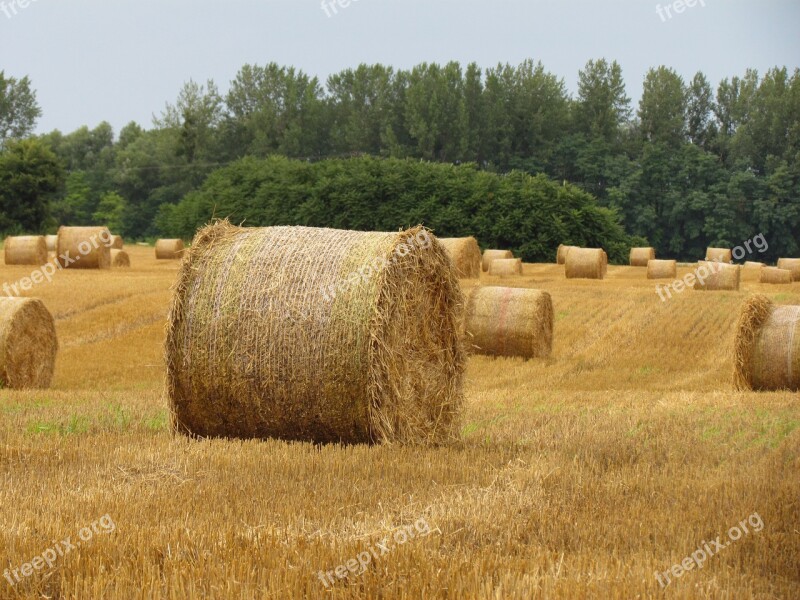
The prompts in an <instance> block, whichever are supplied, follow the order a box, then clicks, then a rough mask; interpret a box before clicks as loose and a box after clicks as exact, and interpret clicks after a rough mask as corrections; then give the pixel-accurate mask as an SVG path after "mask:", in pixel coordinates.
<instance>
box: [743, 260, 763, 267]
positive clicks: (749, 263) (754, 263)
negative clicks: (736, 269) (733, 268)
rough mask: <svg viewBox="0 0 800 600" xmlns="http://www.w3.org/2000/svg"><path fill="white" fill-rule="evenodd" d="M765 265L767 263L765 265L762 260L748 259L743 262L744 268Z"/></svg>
mask: <svg viewBox="0 0 800 600" xmlns="http://www.w3.org/2000/svg"><path fill="white" fill-rule="evenodd" d="M766 266H767V265H765V264H764V263H762V262H754V261H752V260H748V261H747V262H745V263H744V268H745V269H760V268H762V267H766Z"/></svg>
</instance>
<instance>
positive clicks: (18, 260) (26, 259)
mask: <svg viewBox="0 0 800 600" xmlns="http://www.w3.org/2000/svg"><path fill="white" fill-rule="evenodd" d="M4 246H5V255H6V264H7V265H36V266H40V265H43V264H45V263H46V262H47V242H46V241H45V239H44V236H41V235H23V236H20V237H7V238H6V241H5V244H4Z"/></svg>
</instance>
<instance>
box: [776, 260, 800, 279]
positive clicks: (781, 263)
mask: <svg viewBox="0 0 800 600" xmlns="http://www.w3.org/2000/svg"><path fill="white" fill-rule="evenodd" d="M778 268H779V269H787V270H788V271H791V272H792V281H800V258H779V259H778Z"/></svg>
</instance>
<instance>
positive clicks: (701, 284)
mask: <svg viewBox="0 0 800 600" xmlns="http://www.w3.org/2000/svg"><path fill="white" fill-rule="evenodd" d="M703 268H704V269H705V270H706V271H707V272H708V276H707V277H703V276H702V275H703V274H702V273H701V272H700V269H703ZM741 281H742V268H741V267H740V266H739V265H729V264H726V263H711V262H706V261H700V263H699V268H698V269H697V273H696V279H695V282H694V289H695V290H699V291H706V292H717V291H725V290H727V291H738V290H739V285H740V283H741Z"/></svg>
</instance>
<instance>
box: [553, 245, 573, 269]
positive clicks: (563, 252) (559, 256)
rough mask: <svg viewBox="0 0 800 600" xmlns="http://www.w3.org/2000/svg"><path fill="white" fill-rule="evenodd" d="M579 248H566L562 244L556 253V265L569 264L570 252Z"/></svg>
mask: <svg viewBox="0 0 800 600" xmlns="http://www.w3.org/2000/svg"><path fill="white" fill-rule="evenodd" d="M577 247H578V246H565V245H564V244H560V245H559V246H558V251H557V252H556V263H557V264H559V265H564V264H567V254H569V251H570V250H572V249H574V248H577Z"/></svg>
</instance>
